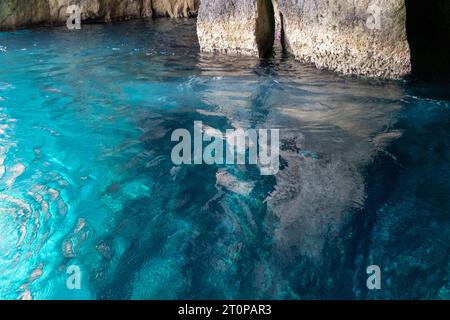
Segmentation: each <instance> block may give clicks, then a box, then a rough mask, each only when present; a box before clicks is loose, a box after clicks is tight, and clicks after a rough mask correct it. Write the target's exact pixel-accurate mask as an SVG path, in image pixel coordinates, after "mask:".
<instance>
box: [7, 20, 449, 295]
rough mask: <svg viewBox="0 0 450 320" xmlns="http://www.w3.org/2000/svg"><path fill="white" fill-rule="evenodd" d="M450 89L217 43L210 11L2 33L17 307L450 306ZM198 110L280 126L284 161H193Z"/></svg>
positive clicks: (234, 123)
mask: <svg viewBox="0 0 450 320" xmlns="http://www.w3.org/2000/svg"><path fill="white" fill-rule="evenodd" d="M448 89H449V88H448V86H447V85H446V84H429V83H422V82H411V81H407V82H391V81H376V80H365V79H356V78H349V77H343V76H339V75H336V74H332V73H329V72H326V71H320V70H316V69H315V68H313V67H311V66H309V65H304V64H301V63H298V62H295V61H293V60H292V59H291V58H290V57H286V56H282V55H280V54H277V55H276V56H275V57H274V58H271V59H267V60H259V59H255V58H245V57H223V56H214V55H209V54H200V53H199V48H198V44H197V38H196V34H195V21H194V20H182V21H177V22H174V21H170V20H164V19H163V20H157V21H154V22H152V21H150V22H144V21H140V22H131V23H124V24H115V25H86V26H83V29H82V30H81V31H79V32H70V31H68V30H66V29H65V28H54V29H48V28H38V29H32V30H20V31H15V32H3V33H0V192H1V193H0V298H2V299H29V298H32V299H54V298H56V299H74V298H82V299H176V298H184V299H211V298H221V299H237V298H240V299H241V298H250V299H259V298H268V299H282V298H286V299H311V298H313V299H325V298H343V299H352V298H360V299H372V298H377V299H389V298H447V299H448V298H449V297H450V296H449V294H450V293H449V290H450V285H449V280H448V279H449V276H450V264H449V261H450V259H449V251H450V249H449V243H450V242H449V240H450V239H449V235H450V232H449V230H450V229H449V226H450V221H449V207H450V203H449V197H448V194H450V184H449V183H450V170H449V163H450V162H449V160H450V159H449V158H450V154H449V144H450V139H449V138H450V130H448V129H449V127H450V115H449V110H450V109H449V102H448V98H449V95H448V92H449V91H448ZM194 121H202V122H203V124H204V125H206V126H210V127H213V128H216V129H218V130H222V131H225V130H226V129H232V128H267V129H274V128H276V129H279V130H280V136H281V164H282V167H281V170H280V172H279V173H278V174H277V175H275V176H261V175H260V172H259V168H258V167H256V166H252V165H239V166H238V165H222V166H208V165H184V166H179V167H177V166H175V165H173V163H172V162H171V159H170V153H171V149H172V147H173V146H174V143H172V142H171V141H170V135H171V133H172V132H173V130H175V129H178V128H186V129H188V130H190V131H192V130H193V123H194ZM371 264H376V265H379V266H380V267H381V269H382V271H383V278H382V281H383V284H382V286H383V289H382V290H379V291H376V292H375V291H369V290H367V288H366V279H367V274H366V273H365V271H366V270H365V269H366V267H367V266H369V265H371ZM71 265H76V266H79V268H80V270H81V275H82V283H81V290H69V289H68V288H67V286H66V279H67V275H66V269H67V267H68V266H71Z"/></svg>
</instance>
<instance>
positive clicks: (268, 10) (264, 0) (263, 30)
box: [255, 0, 275, 58]
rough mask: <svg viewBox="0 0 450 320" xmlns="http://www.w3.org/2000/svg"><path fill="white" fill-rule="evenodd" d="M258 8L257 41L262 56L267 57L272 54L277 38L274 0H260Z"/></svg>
mask: <svg viewBox="0 0 450 320" xmlns="http://www.w3.org/2000/svg"><path fill="white" fill-rule="evenodd" d="M257 10H258V18H257V19H256V30H255V36H256V43H257V45H258V51H259V55H260V57H262V58H267V57H270V56H271V55H272V51H273V43H274V40H275V13H274V8H273V5H272V0H258V1H257Z"/></svg>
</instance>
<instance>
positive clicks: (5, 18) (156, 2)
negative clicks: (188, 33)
mask: <svg viewBox="0 0 450 320" xmlns="http://www.w3.org/2000/svg"><path fill="white" fill-rule="evenodd" d="M71 4H78V5H80V7H82V14H81V19H82V20H83V21H86V20H89V21H99V22H108V21H115V20H128V19H137V18H146V17H151V16H155V17H159V16H168V17H173V18H179V17H190V16H194V15H196V13H197V10H198V6H199V4H200V3H199V0H74V1H72V0H33V1H29V0H2V1H0V30H1V29H14V28H19V27H24V26H30V25H37V24H54V25H62V24H64V23H65V22H66V20H67V18H68V16H69V14H67V7H68V6H69V5H71Z"/></svg>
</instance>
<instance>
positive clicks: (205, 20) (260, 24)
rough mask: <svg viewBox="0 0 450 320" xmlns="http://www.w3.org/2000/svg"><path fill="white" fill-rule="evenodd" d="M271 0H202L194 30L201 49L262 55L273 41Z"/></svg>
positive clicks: (270, 46)
mask: <svg viewBox="0 0 450 320" xmlns="http://www.w3.org/2000/svg"><path fill="white" fill-rule="evenodd" d="M273 20H274V15H273V9H272V7H271V5H270V0H229V1H223V0H202V3H201V5H200V9H199V16H198V20H197V34H198V39H199V42H200V47H201V49H202V50H203V51H208V52H222V53H230V54H245V55H264V54H266V53H267V52H268V51H269V50H270V49H271V48H272V44H273V37H274V30H273Z"/></svg>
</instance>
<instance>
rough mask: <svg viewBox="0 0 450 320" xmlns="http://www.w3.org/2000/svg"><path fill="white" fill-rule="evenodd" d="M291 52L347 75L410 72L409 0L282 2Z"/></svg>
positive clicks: (387, 75) (389, 75) (386, 76)
mask: <svg viewBox="0 0 450 320" xmlns="http://www.w3.org/2000/svg"><path fill="white" fill-rule="evenodd" d="M278 1H279V8H280V11H281V13H282V15H283V20H284V29H285V39H286V45H287V47H288V50H289V51H291V52H292V53H293V54H294V55H295V57H296V58H297V59H299V60H303V61H308V62H311V63H314V64H315V65H316V66H317V67H319V68H327V69H331V70H336V71H339V72H341V73H344V74H359V75H365V76H371V77H382V78H401V77H403V76H405V75H407V74H409V73H410V71H411V63H410V51H409V46H408V42H407V36H406V23H405V22H406V7H405V1H404V0H358V1H356V0H327V1H325V0H278Z"/></svg>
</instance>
